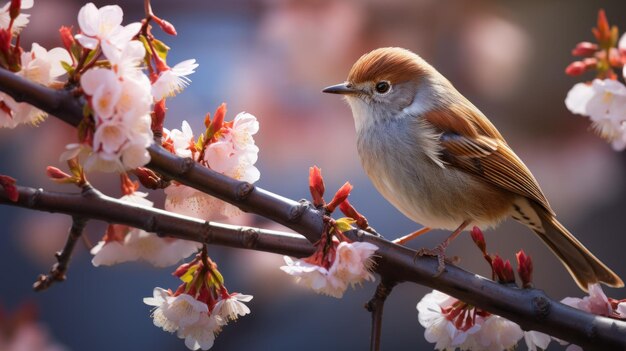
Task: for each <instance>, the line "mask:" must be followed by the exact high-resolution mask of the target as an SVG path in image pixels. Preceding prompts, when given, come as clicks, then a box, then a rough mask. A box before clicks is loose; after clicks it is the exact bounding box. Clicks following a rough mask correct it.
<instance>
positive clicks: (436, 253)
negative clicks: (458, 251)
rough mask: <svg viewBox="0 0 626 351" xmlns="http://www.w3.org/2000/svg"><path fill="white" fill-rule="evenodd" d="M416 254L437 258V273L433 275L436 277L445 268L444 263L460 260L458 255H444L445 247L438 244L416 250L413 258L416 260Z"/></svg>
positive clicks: (454, 262)
mask: <svg viewBox="0 0 626 351" xmlns="http://www.w3.org/2000/svg"><path fill="white" fill-rule="evenodd" d="M418 256H431V257H436V258H437V273H435V275H434V277H438V276H440V275H441V273H443V271H444V270H445V269H446V263H448V264H458V263H459V262H460V261H461V258H460V257H459V256H452V257H446V248H445V247H444V246H442V245H438V246H437V247H435V248H434V249H427V248H421V249H419V250H417V252H416V253H415V256H414V257H413V260H416V259H417V257H418Z"/></svg>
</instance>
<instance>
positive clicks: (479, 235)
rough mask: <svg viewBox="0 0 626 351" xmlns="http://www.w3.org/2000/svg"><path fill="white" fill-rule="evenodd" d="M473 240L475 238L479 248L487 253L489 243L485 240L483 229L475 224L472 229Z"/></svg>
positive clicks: (484, 253)
mask: <svg viewBox="0 0 626 351" xmlns="http://www.w3.org/2000/svg"><path fill="white" fill-rule="evenodd" d="M471 236H472V240H474V244H476V246H478V249H480V251H481V252H482V253H483V255H486V254H487V243H486V242H485V236H484V235H483V231H482V230H480V228H478V227H477V226H474V227H473V228H472V231H471Z"/></svg>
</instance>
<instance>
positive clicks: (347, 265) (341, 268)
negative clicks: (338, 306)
mask: <svg viewBox="0 0 626 351" xmlns="http://www.w3.org/2000/svg"><path fill="white" fill-rule="evenodd" d="M376 250H378V246H376V245H374V244H370V243H362V242H354V243H348V242H345V241H344V242H341V243H339V245H338V246H337V254H336V255H337V259H336V262H335V264H334V265H333V266H332V267H331V272H332V273H333V274H334V275H335V276H337V277H339V278H340V279H342V280H344V281H345V282H346V283H349V284H352V285H355V284H359V283H361V282H363V281H364V280H369V281H373V280H374V276H373V275H372V273H371V272H370V271H371V269H372V265H373V264H374V261H373V260H372V255H373V254H374V252H376Z"/></svg>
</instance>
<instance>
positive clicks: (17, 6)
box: [9, 0, 22, 19]
mask: <svg viewBox="0 0 626 351" xmlns="http://www.w3.org/2000/svg"><path fill="white" fill-rule="evenodd" d="M21 9H22V0H11V6H10V7H9V16H11V19H16V18H17V16H19V15H20V10H21Z"/></svg>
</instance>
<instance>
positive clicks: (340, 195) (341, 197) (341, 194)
mask: <svg viewBox="0 0 626 351" xmlns="http://www.w3.org/2000/svg"><path fill="white" fill-rule="evenodd" d="M351 191H352V185H351V184H350V183H349V182H346V183H345V184H344V185H342V186H341V188H339V190H337V192H336V193H335V196H334V197H333V199H332V200H331V201H330V202H329V203H328V205H326V211H328V212H333V211H334V210H335V208H337V206H339V204H341V203H342V202H344V201H345V200H346V199H347V198H348V195H350V192H351Z"/></svg>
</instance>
